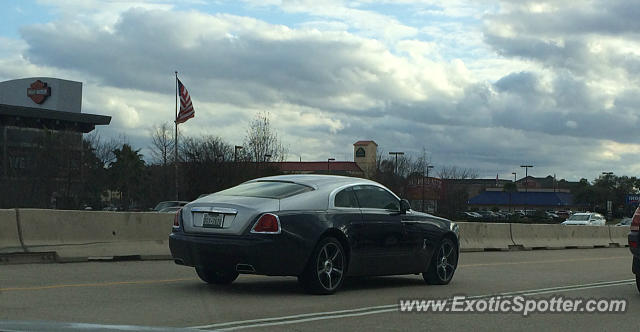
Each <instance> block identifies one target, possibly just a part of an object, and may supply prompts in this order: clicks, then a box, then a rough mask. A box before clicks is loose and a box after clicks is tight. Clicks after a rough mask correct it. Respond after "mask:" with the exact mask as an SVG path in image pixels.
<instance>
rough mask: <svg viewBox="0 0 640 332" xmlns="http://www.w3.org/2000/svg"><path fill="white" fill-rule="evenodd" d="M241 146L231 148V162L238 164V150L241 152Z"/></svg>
mask: <svg viewBox="0 0 640 332" xmlns="http://www.w3.org/2000/svg"><path fill="white" fill-rule="evenodd" d="M241 149H242V146H240V145H236V146H234V147H233V162H234V163H236V162H238V150H241Z"/></svg>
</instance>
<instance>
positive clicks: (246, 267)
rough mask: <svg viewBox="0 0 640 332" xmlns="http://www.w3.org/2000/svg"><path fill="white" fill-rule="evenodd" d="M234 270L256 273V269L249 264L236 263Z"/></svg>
mask: <svg viewBox="0 0 640 332" xmlns="http://www.w3.org/2000/svg"><path fill="white" fill-rule="evenodd" d="M236 271H238V272H240V273H256V270H255V269H254V268H253V266H252V265H250V264H238V265H236Z"/></svg>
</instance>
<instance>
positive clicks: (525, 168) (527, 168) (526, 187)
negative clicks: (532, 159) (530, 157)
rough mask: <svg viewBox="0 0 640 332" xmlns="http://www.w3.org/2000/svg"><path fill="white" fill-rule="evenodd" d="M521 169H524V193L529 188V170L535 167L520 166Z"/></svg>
mask: <svg viewBox="0 0 640 332" xmlns="http://www.w3.org/2000/svg"><path fill="white" fill-rule="evenodd" d="M520 167H522V168H524V192H527V191H528V187H529V179H527V177H529V168H531V167H533V165H520Z"/></svg>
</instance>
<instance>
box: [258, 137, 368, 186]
mask: <svg viewBox="0 0 640 332" xmlns="http://www.w3.org/2000/svg"><path fill="white" fill-rule="evenodd" d="M377 150H378V144H376V142H374V141H357V142H356V143H354V144H353V160H354V161H335V160H329V159H327V160H326V161H284V162H274V163H270V166H273V167H274V168H276V169H277V170H279V171H280V172H282V173H284V174H333V175H344V176H353V177H359V178H367V179H370V178H372V177H373V176H374V175H375V174H376V153H377Z"/></svg>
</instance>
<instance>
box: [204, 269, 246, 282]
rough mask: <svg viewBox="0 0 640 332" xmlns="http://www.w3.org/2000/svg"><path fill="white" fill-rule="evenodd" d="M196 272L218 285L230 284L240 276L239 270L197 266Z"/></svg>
mask: <svg viewBox="0 0 640 332" xmlns="http://www.w3.org/2000/svg"><path fill="white" fill-rule="evenodd" d="M196 273H197V274H198V277H200V279H202V281H204V282H206V283H208V284H216V285H228V284H230V283H232V282H233V281H234V280H236V278H238V272H236V271H213V270H209V269H206V268H201V267H196Z"/></svg>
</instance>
